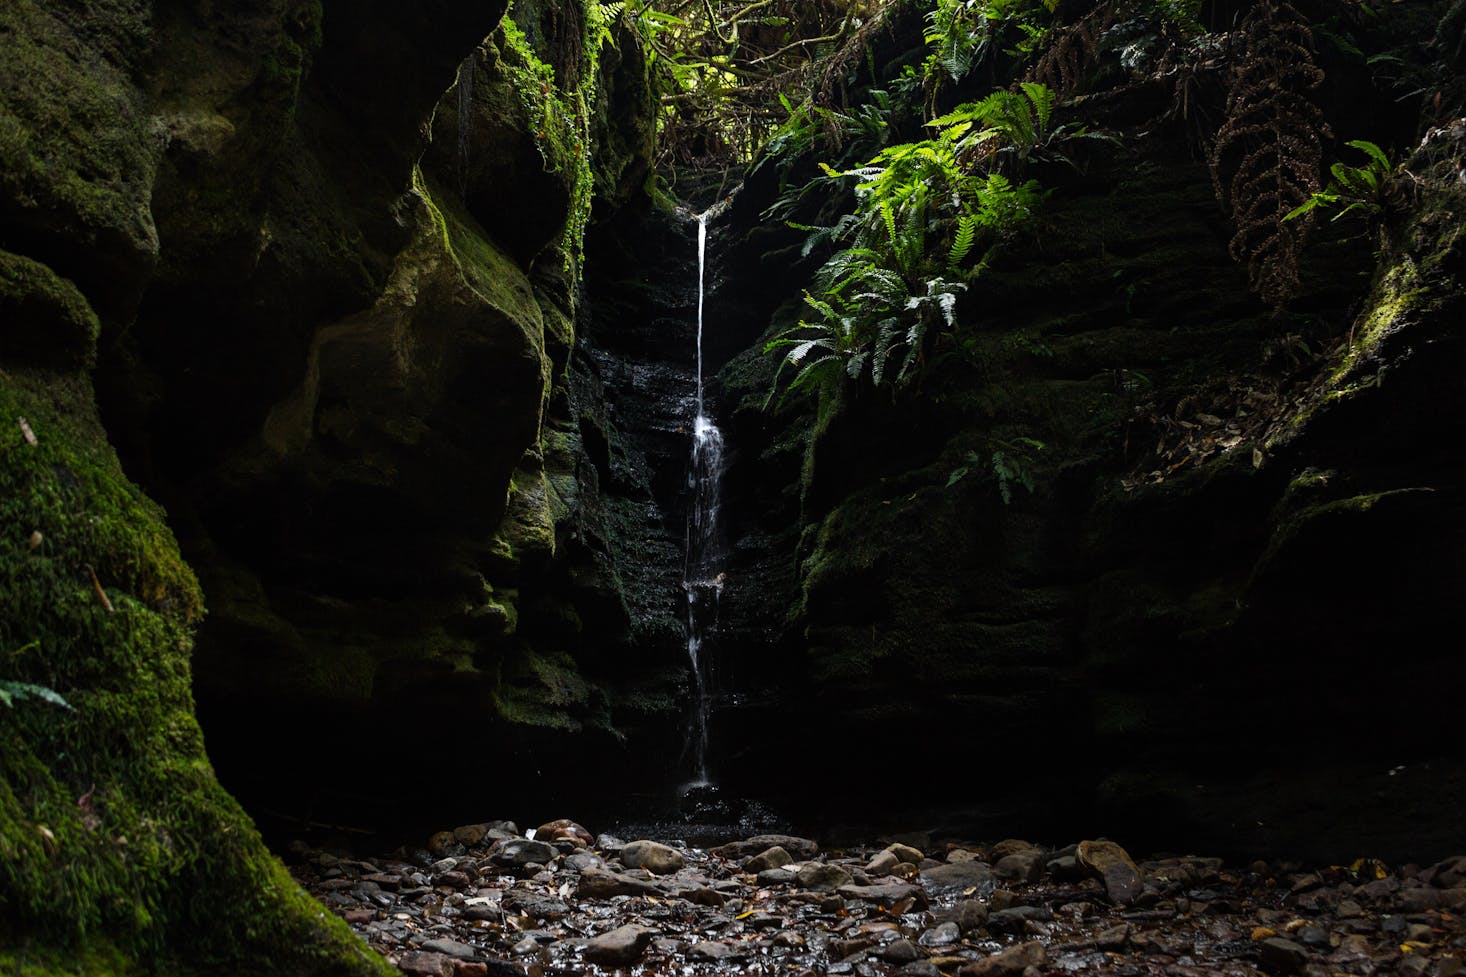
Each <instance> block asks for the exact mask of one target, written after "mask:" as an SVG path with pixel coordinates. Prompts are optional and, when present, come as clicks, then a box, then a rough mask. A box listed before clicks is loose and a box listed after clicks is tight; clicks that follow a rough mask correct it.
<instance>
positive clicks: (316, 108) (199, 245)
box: [0, 0, 692, 820]
mask: <svg viewBox="0 0 1466 977" xmlns="http://www.w3.org/2000/svg"><path fill="white" fill-rule="evenodd" d="M506 6H507V5H506V4H504V3H489V4H478V5H472V6H471V7H465V6H463V5H461V4H460V5H455V4H447V3H437V2H434V3H431V4H428V5H427V6H422V7H418V8H414V9H413V11H412V12H403V10H401V9H399V8H398V7H396V6H394V5H391V4H368V5H361V4H357V5H351V4H336V5H334V6H332V7H331V9H329V10H325V11H324V12H323V11H322V10H321V8H320V6H319V5H318V4H312V3H306V2H296V0H281V2H275V0H269V2H263V0H262V2H259V3H253V4H246V9H241V10H240V11H237V12H232V13H229V14H225V13H221V12H211V13H207V14H204V15H200V17H198V18H193V17H191V16H184V15H183V14H181V13H176V12H171V11H163V12H159V13H158V15H157V16H156V17H154V18H152V19H151V20H146V21H145V20H144V19H141V18H138V19H129V17H128V16H125V15H123V14H114V13H109V12H108V10H109V9H110V8H106V5H102V4H95V5H94V4H81V5H73V6H72V7H71V8H68V10H67V11H66V12H65V13H51V12H47V11H45V10H44V8H43V5H38V4H30V3H26V4H20V5H13V7H12V8H11V9H7V11H6V12H5V14H4V17H5V23H4V27H5V33H6V36H7V37H13V38H16V39H17V40H16V43H15V44H14V45H9V44H7V47H8V48H9V49H10V50H11V51H12V53H13V56H12V54H7V56H6V58H5V60H4V64H3V66H0V72H4V73H5V77H4V81H5V84H6V94H5V96H4V98H5V102H4V105H3V108H4V109H5V112H6V118H7V120H11V119H13V120H14V121H15V125H13V126H12V125H10V124H9V122H7V128H6V130H5V135H4V145H3V153H4V155H3V156H0V163H3V165H0V169H3V172H4V176H3V177H0V220H3V224H4V234H3V239H0V247H3V248H5V249H6V251H7V254H9V253H12V252H13V258H12V257H7V258H6V261H5V263H4V272H3V275H4V281H5V282H7V283H10V282H14V283H15V285H14V287H11V286H10V285H9V284H7V285H6V287H5V288H4V289H3V295H0V302H3V303H4V305H3V308H4V309H5V311H6V320H7V322H6V326H5V329H4V335H3V336H0V352H3V354H4V355H5V356H6V357H7V361H9V359H10V358H11V357H25V358H28V359H30V360H31V361H33V362H36V363H37V364H43V363H44V364H45V365H50V366H66V367H72V366H75V365H78V364H77V363H75V362H73V361H69V360H67V359H65V357H67V356H73V357H74V356H76V355H81V354H82V353H83V352H85V351H86V350H89V349H91V347H90V346H88V345H87V344H86V343H84V342H77V341H76V340H77V339H78V338H79V337H82V336H84V335H86V334H87V331H88V330H91V331H93V332H94V331H96V330H97V329H98V328H100V330H101V332H102V335H103V343H102V347H103V348H104V349H105V353H104V355H103V356H102V357H101V358H100V362H99V363H98V365H97V366H98V369H97V387H98V392H99V400H100V404H101V409H102V415H103V420H104V422H105V424H106V426H107V429H108V434H109V437H110V438H111V440H112V441H113V443H114V444H115V445H116V446H117V449H118V451H119V453H120V455H121V456H122V459H123V463H124V466H125V467H126V468H127V469H128V471H129V473H130V474H132V475H133V476H134V477H136V478H137V479H138V480H139V481H140V482H141V483H143V485H144V487H145V489H146V490H147V491H149V492H150V493H151V494H152V495H153V496H154V497H156V498H158V499H160V500H161V501H162V502H163V503H164V504H165V505H166V506H167V507H168V509H169V511H170V513H171V515H172V521H173V525H174V526H175V528H176V531H177V532H178V535H179V541H180V544H181V546H182V548H183V551H184V554H185V557H186V558H187V559H189V561H190V563H191V564H192V565H194V566H195V568H196V569H197V571H198V573H199V575H200V578H201V582H202V584H203V586H204V590H205V592H206V593H207V595H208V600H209V613H208V615H207V616H206V618H205V619H204V624H203V627H202V631H201V634H200V637H199V650H198V655H197V659H196V663H195V668H196V672H195V678H196V692H197V696H198V700H199V704H200V713H201V715H202V717H203V719H204V722H205V724H206V726H208V728H209V731H210V734H209V735H210V743H211V749H212V750H213V753H214V756H215V760H216V762H217V763H218V764H219V765H220V767H221V769H222V770H223V771H224V774H225V777H226V779H227V780H228V781H229V782H230V784H231V786H232V787H233V788H234V789H235V790H236V791H237V792H238V793H240V794H241V796H245V797H246V798H248V799H250V800H251V801H257V802H259V803H261V804H264V805H265V806H268V807H271V808H274V809H287V810H293V809H295V805H296V804H297V803H298V801H299V800H300V799H301V798H303V797H307V796H314V797H315V809H316V810H317V811H318V812H320V813H322V814H325V813H327V812H330V811H332V810H335V811H336V812H337V813H340V814H344V815H345V814H347V812H346V811H345V810H343V808H344V807H345V806H346V805H347V804H348V803H349V805H350V807H352V808H354V811H352V812H350V814H349V815H348V816H349V817H352V818H355V819H358V820H360V819H365V820H374V819H377V818H380V817H383V816H391V817H395V818H398V819H401V818H403V817H410V816H411V814H409V813H407V812H404V811H403V810H402V809H400V808H398V807H397V801H396V800H395V799H394V798H393V797H392V796H391V792H390V791H389V790H388V789H385V788H381V789H378V788H376V787H374V786H371V785H372V784H374V783H375V782H376V781H375V778H374V777H373V776H372V773H371V763H366V762H364V763H362V764H360V765H358V764H357V763H356V762H355V759H356V758H357V757H360V756H361V754H360V752H359V751H357V750H354V749H352V747H351V745H350V742H349V740H350V735H349V734H348V733H347V732H346V729H347V728H348V726H347V724H349V723H365V724H368V725H372V724H380V723H387V722H399V721H400V720H401V719H402V718H403V717H404V716H407V715H412V714H418V715H431V716H433V717H434V720H433V721H434V724H435V725H436V726H437V730H438V731H437V734H436V735H435V736H434V740H435V741H438V742H445V741H446V742H449V743H454V742H460V741H461V742H465V743H466V742H468V740H469V739H470V737H478V736H482V735H484V729H485V723H486V722H487V723H488V728H489V729H490V730H491V732H490V733H489V734H488V735H490V736H492V737H494V738H495V739H496V740H497V741H498V743H499V749H500V750H501V751H506V752H508V753H509V754H510V755H513V756H515V757H516V758H517V759H518V760H519V762H521V763H524V764H526V765H527V764H528V763H530V762H531V761H533V762H534V763H535V764H536V766H538V767H541V768H542V767H543V765H544V764H543V760H542V759H539V758H540V757H543V755H544V754H545V751H546V749H547V748H549V747H550V746H551V745H552V744H555V743H557V742H558V743H560V745H561V746H563V742H564V740H565V739H566V737H567V736H569V735H574V736H576V737H577V738H578V739H579V740H580V743H579V745H578V746H577V747H576V748H575V749H560V748H559V747H556V750H557V752H559V753H560V754H561V755H563V756H564V757H566V758H567V761H566V762H565V763H564V764H562V768H561V771H560V772H562V773H565V774H566V777H565V778H556V782H566V781H573V780H574V777H573V769H574V768H575V767H576V765H577V761H579V760H581V759H583V758H587V757H589V756H590V755H592V754H594V753H596V752H604V751H608V750H616V749H620V748H622V744H626V746H625V748H627V749H637V750H638V751H639V755H641V757H642V760H643V762H642V763H641V764H640V765H638V766H637V767H636V768H635V769H637V770H644V771H646V776H647V778H648V779H649V780H653V781H660V779H661V778H662V777H663V776H664V775H665V774H664V767H665V766H666V765H668V764H670V762H671V758H670V757H668V756H653V754H654V753H655V751H656V749H657V746H658V745H659V744H662V743H670V742H672V741H673V739H674V738H673V737H669V736H665V735H662V734H663V733H664V728H663V725H662V724H669V723H674V722H675V721H676V719H677V715H676V706H677V695H678V693H679V690H680V686H681V683H682V682H683V674H682V665H681V660H680V654H679V650H678V648H677V647H676V644H675V641H673V640H671V639H672V636H673V634H674V631H675V628H676V624H675V622H676V617H675V610H676V603H675V601H676V597H677V594H676V591H675V585H676V580H675V566H676V553H677V550H676V549H675V546H674V543H673V541H674V540H675V539H677V538H678V537H679V536H680V530H678V529H677V528H675V527H673V528H668V524H667V519H668V518H669V516H668V512H667V510H669V509H670V507H671V505H672V502H671V500H670V497H669V495H668V493H665V492H664V493H662V494H661V495H660V496H658V495H657V492H656V490H655V489H654V488H653V486H652V484H651V482H652V480H653V479H654V478H661V479H663V481H668V480H669V479H668V476H666V475H659V474H656V471H655V466H656V464H659V463H660V462H661V461H664V460H667V459H659V460H657V461H655V462H653V463H651V464H649V463H648V462H647V460H646V457H645V454H644V452H643V450H642V448H641V447H640V446H639V445H637V444H632V443H629V442H627V441H626V440H625V438H624V437H623V435H622V433H621V431H620V430H619V428H618V427H617V420H616V419H614V418H612V417H610V416H608V413H607V403H608V399H610V398H608V396H607V394H606V392H605V390H604V385H603V382H602V381H603V378H602V376H601V375H600V372H601V366H600V365H599V364H598V362H597V358H596V357H597V354H596V351H595V350H594V348H593V347H590V346H588V345H586V344H585V343H583V342H582V343H581V344H580V345H579V346H577V344H576V336H577V331H578V330H579V329H581V328H582V327H587V326H588V325H589V323H590V316H589V314H588V313H587V311H586V306H585V304H584V302H583V300H582V298H583V296H582V292H581V286H580V285H579V284H578V282H577V280H576V276H577V272H578V268H579V266H580V262H581V255H580V248H581V244H582V237H583V234H584V228H585V224H586V220H587V216H588V210H587V208H588V207H589V204H590V195H591V193H592V188H593V187H594V191H595V193H596V194H598V196H599V199H600V200H601V201H602V203H601V207H602V208H603V211H604V213H606V214H607V215H609V213H610V208H611V207H612V206H613V205H616V204H629V203H633V202H638V201H640V200H641V194H640V187H641V184H642V182H643V179H644V176H645V172H646V168H647V166H648V163H649V159H650V153H651V142H650V140H651V138H652V135H653V129H652V123H651V119H652V115H651V113H652V104H651V101H650V98H651V95H650V90H649V88H648V86H647V83H646V77H645V71H646V65H645V61H644V58H643V55H642V52H641V47H640V42H639V38H638V36H637V35H636V34H635V31H634V30H633V29H631V28H630V27H629V26H628V25H627V24H626V23H624V22H622V23H618V24H616V25H613V27H612V32H613V38H612V41H613V42H614V43H607V44H605V45H603V46H602V48H601V49H600V50H599V51H593V52H588V51H585V50H583V45H577V44H570V43H567V42H566V41H565V38H566V37H569V36H574V37H579V36H581V34H582V33H583V23H582V19H583V16H584V10H583V7H582V5H580V4H569V5H564V4H556V5H549V4H539V3H535V2H528V3H523V4H518V5H516V7H515V14H514V17H515V18H516V20H515V21H509V22H501V21H502V20H503V14H504V11H505V8H506ZM336 7H340V9H339V10H338V9H336ZM94 8H95V9H94ZM96 37H107V38H108V40H107V42H106V43H105V44H103V43H101V42H96V41H94V38H96ZM541 76H544V77H553V78H554V79H555V84H554V85H548V84H547V85H543V86H542V85H541V84H539V83H538V82H535V83H533V84H531V83H530V79H537V78H540V77H541ZM43 78H46V79H54V80H57V84H52V83H51V82H49V81H48V82H47V83H46V84H44V85H42V84H41V83H40V81H39V79H43ZM61 79H65V83H64V84H61V83H60V80H61ZM63 90H64V91H65V92H67V93H68V95H66V96H65V97H64V98H62V97H60V96H58V95H57V92H60V91H63ZM581 100H583V101H584V104H585V113H584V116H583V118H584V124H583V125H582V124H581V122H580V121H579V120H580V119H581V118H582V116H581V114H580V113H579V110H577V111H576V112H569V110H567V109H565V106H571V107H574V105H578V104H580V102H581ZM545 118H551V119H560V120H561V121H562V122H563V120H564V119H568V118H574V119H576V120H577V121H576V122H575V123H573V124H572V123H564V124H563V125H562V126H561V127H559V128H557V127H555V126H547V124H542V123H543V119H545ZM537 120H538V121H537ZM425 137H426V138H425ZM631 209H635V208H631ZM691 253H692V249H691V245H690V244H688V245H687V247H686V254H688V255H690V254H691ZM47 276H50V277H53V278H56V280H57V281H59V282H62V283H63V284H64V283H67V282H69V283H72V284H74V285H75V287H76V289H77V290H78V292H79V295H80V297H81V298H82V299H84V303H85V304H83V305H82V306H80V307H75V308H73V307H68V306H66V305H65V304H64V301H65V300H64V297H62V298H58V297H57V296H58V295H60V294H61V293H59V292H57V290H56V289H55V288H53V287H52V286H51V285H50V284H49V283H48V281H44V280H43V279H45V278H46V277H47ZM675 301H677V302H678V303H680V302H681V298H680V296H679V297H677V298H676V300H675ZM57 302H62V303H63V304H62V305H61V306H56V305H55V303H57ZM48 303H49V304H48ZM88 305H89V306H90V308H87V306H88ZM646 309H647V306H645V305H644V306H643V307H642V308H641V309H640V310H639V311H638V314H640V313H642V312H645V311H646ZM78 310H80V311H78ZM47 322H54V323H56V325H55V326H46V327H45V328H46V330H49V331H54V330H56V329H66V330H70V333H69V335H68V336H64V337H59V338H58V340H56V341H53V340H50V339H47V340H42V339H40V338H39V337H40V336H41V335H42V334H43V329H42V326H43V325H44V324H45V323H47ZM685 328H686V327H685V324H684V331H685ZM58 335H59V334H58ZM88 355H90V354H88ZM671 355H675V356H677V357H683V358H685V360H686V362H688V363H690V362H691V347H690V343H689V344H688V346H687V349H686V350H685V357H684V350H682V349H681V348H680V345H679V347H678V349H677V350H676V351H675V353H674V354H669V356H671ZM688 369H690V368H688ZM688 382H690V380H689V379H687V378H683V379H679V381H678V383H677V384H672V385H667V389H668V391H669V394H670V393H672V392H675V390H676V389H677V387H678V385H682V384H686V383H688ZM226 391H227V393H226ZM669 426H670V425H669ZM668 458H669V459H670V458H671V453H669V454H668ZM674 464H676V465H677V466H678V469H677V470H678V472H679V473H680V465H681V458H680V457H678V458H677V460H676V461H675V463H674ZM662 568H665V570H664V571H663V569H662ZM260 715H271V716H272V717H274V720H273V721H272V722H270V723H266V724H261V723H259V722H257V717H258V716H260ZM649 730H650V731H651V732H650V733H649V732H648V731H649ZM652 733H654V734H655V735H651V734H652ZM582 734H584V735H582ZM639 734H644V735H648V736H649V738H650V745H644V744H643V742H642V741H641V740H639V739H638V735H639ZM628 738H629V739H628ZM390 739H391V741H392V742H393V743H394V744H400V746H401V753H400V755H399V756H398V757H397V758H396V760H397V761H401V762H406V761H407V760H408V759H409V758H411V757H415V756H418V755H419V754H420V748H422V747H423V746H424V743H423V742H415V741H414V737H411V736H409V737H406V738H397V737H393V738H390ZM592 744H594V745H592ZM262 749H263V750H265V751H268V752H270V753H272V755H274V756H276V757H277V760H278V762H277V763H276V764H275V766H274V768H273V769H271V771H270V772H269V773H268V775H265V776H261V775H260V774H259V773H257V772H255V771H256V770H257V765H256V764H255V763H254V760H253V758H254V757H256V756H258V754H259V752H260V751H261V750H262ZM465 749H467V747H465ZM662 753H663V754H669V753H671V751H670V750H662ZM388 762H393V761H391V760H389V761H388ZM603 769H606V768H605V765H603V764H598V763H592V762H589V761H587V762H586V763H585V764H584V765H583V766H582V767H581V772H582V773H586V772H587V771H589V772H595V771H597V770H603ZM549 772H554V771H549ZM587 775H588V774H587ZM488 792H490V791H489V790H488V789H485V790H484V791H483V793H488ZM469 793H471V792H466V791H458V792H455V795H456V796H458V797H460V799H461V803H462V805H463V808H464V809H465V811H466V810H469V809H472V807H473V805H474V803H475V801H474V798H472V797H470V796H469Z"/></svg>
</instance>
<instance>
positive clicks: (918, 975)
mask: <svg viewBox="0 0 1466 977" xmlns="http://www.w3.org/2000/svg"><path fill="white" fill-rule="evenodd" d="M896 973H897V974H899V975H900V977H941V975H942V972H941V970H939V969H938V968H937V965H936V964H934V963H932V962H931V961H930V960H913V961H912V962H911V963H908V964H907V965H906V966H904V967H902V968H901V969H900V970H898V971H896Z"/></svg>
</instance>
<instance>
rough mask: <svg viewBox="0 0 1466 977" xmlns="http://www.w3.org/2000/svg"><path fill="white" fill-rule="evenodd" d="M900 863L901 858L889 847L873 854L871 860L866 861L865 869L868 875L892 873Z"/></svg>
mask: <svg viewBox="0 0 1466 977" xmlns="http://www.w3.org/2000/svg"><path fill="white" fill-rule="evenodd" d="M900 864H901V859H899V858H897V857H896V856H895V855H894V854H892V853H891V851H890V850H889V849H888V850H886V851H880V852H876V853H875V854H874V855H872V856H871V859H870V861H868V862H866V863H865V871H866V873H867V874H868V875H890V874H891V870H892V869H894V868H895V867H896V866H897V865H900Z"/></svg>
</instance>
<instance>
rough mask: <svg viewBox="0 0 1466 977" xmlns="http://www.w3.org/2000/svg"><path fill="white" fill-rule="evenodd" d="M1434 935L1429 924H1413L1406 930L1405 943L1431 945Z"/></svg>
mask: <svg viewBox="0 0 1466 977" xmlns="http://www.w3.org/2000/svg"><path fill="white" fill-rule="evenodd" d="M1432 935H1433V934H1432V931H1431V926H1430V924H1429V923H1411V924H1410V926H1409V928H1407V929H1406V930H1405V942H1406V943H1429V942H1430V941H1431V938H1432Z"/></svg>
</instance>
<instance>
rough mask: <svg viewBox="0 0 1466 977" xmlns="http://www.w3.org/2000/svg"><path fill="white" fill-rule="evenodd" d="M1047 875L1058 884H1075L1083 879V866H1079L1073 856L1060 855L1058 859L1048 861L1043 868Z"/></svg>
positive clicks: (1077, 860)
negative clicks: (1057, 881) (1058, 882)
mask: <svg viewBox="0 0 1466 977" xmlns="http://www.w3.org/2000/svg"><path fill="white" fill-rule="evenodd" d="M1044 868H1045V869H1047V870H1048V873H1049V874H1050V875H1052V876H1053V877H1054V878H1055V879H1058V880H1059V881H1060V882H1076V881H1078V880H1079V879H1082V878H1084V876H1085V874H1086V873H1085V871H1084V866H1082V865H1080V864H1079V859H1078V858H1076V857H1075V856H1073V855H1060V856H1059V857H1058V858H1051V859H1049V861H1048V863H1047V864H1046V865H1045V866H1044Z"/></svg>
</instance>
